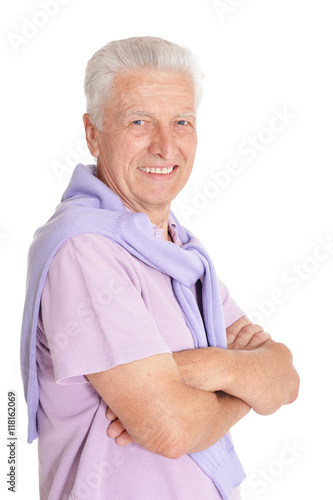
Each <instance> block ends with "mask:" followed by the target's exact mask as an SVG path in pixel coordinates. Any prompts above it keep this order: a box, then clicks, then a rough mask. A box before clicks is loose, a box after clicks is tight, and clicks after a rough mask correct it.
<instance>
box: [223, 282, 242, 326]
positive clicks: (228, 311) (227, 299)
mask: <svg viewBox="0 0 333 500" xmlns="http://www.w3.org/2000/svg"><path fill="white" fill-rule="evenodd" d="M219 285H220V293H221V299H222V305H223V313H224V321H225V327H226V328H228V326H230V325H232V324H233V323H234V322H235V321H237V320H238V319H239V318H241V317H242V316H245V312H244V311H243V310H242V309H241V308H240V307H239V306H238V305H237V304H236V302H235V301H234V299H233V298H232V297H231V296H230V294H229V291H228V289H227V287H226V286H225V284H224V283H223V282H222V281H221V280H219Z"/></svg>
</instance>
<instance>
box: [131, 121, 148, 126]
mask: <svg viewBox="0 0 333 500" xmlns="http://www.w3.org/2000/svg"><path fill="white" fill-rule="evenodd" d="M132 123H133V125H143V124H144V123H145V122H144V120H134V121H133V122H132Z"/></svg>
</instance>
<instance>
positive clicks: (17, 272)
mask: <svg viewBox="0 0 333 500" xmlns="http://www.w3.org/2000/svg"><path fill="white" fill-rule="evenodd" d="M42 3H43V1H42V0H40V1H32V0H29V1H27V0H20V1H16V2H7V3H6V6H5V8H4V9H5V12H3V15H2V20H1V35H2V37H1V53H2V56H3V65H2V77H1V87H2V93H1V95H2V104H1V139H2V148H1V156H2V166H1V179H2V182H1V204H2V205H1V206H2V209H1V214H0V258H1V323H2V328H1V335H2V338H3V342H2V349H1V359H0V363H1V364H0V366H1V393H0V399H1V403H0V404H1V412H0V415H1V419H0V430H1V433H0V437H1V439H0V466H1V467H0V495H1V498H16V499H26V498H28V497H29V498H33V499H37V498H38V478H37V473H38V465H37V447H36V443H34V444H33V445H28V444H27V443H26V428H27V419H26V408H25V402H24V396H23V391H22V385H21V378H20V371H19V336H20V325H21V315H22V307H23V300H24V287H25V273H26V255H27V250H28V247H29V244H30V242H31V238H32V234H33V232H34V230H35V229H36V228H37V227H38V226H39V225H41V224H42V223H44V222H45V221H46V219H47V218H49V216H50V215H51V214H52V212H53V210H54V208H55V206H56V205H57V203H58V202H59V200H60V196H61V194H62V192H63V191H64V189H65V187H66V184H67V182H68V180H69V173H70V171H71V169H72V167H73V166H74V164H75V163H78V162H79V161H82V162H86V163H87V162H89V161H90V158H89V156H88V155H87V154H86V152H85V150H84V148H83V142H82V141H83V139H84V134H83V125H82V118H81V117H82V114H83V113H84V111H85V101H84V95H83V90H82V84H83V78H84V70H85V65H86V62H87V60H88V59H89V58H90V57H91V55H92V54H93V53H94V52H95V51H96V50H97V49H99V48H100V47H101V46H102V45H103V44H105V43H106V42H108V41H111V40H113V39H119V38H126V37H129V36H138V35H155V36H161V37H163V38H167V39H170V40H172V41H174V42H177V43H180V44H184V45H186V46H188V47H190V48H191V49H192V50H193V51H194V53H196V54H197V55H198V57H199V60H200V63H201V65H202V67H203V69H204V72H205V74H206V79H205V86H204V92H205V96H204V99H203V101H202V105H201V108H200V112H199V149H198V155H197V160H196V165H195V170H194V172H193V175H192V178H191V180H190V182H189V184H188V186H186V188H185V189H184V191H183V192H182V193H181V194H180V195H179V198H178V199H177V202H175V203H174V206H173V208H174V211H175V213H176V214H177V213H178V215H179V217H180V218H181V220H182V221H183V222H184V224H186V225H187V226H188V227H189V228H190V229H191V230H192V232H194V233H195V234H196V235H197V236H198V237H200V238H201V239H202V240H203V241H204V242H205V244H206V246H207V248H208V249H209V251H210V253H211V254H212V256H213V258H214V261H215V263H216V267H217V269H218V273H219V275H220V277H221V279H222V280H223V281H225V283H226V284H227V286H228V287H229V290H230V292H231V294H232V295H233V297H234V298H235V299H236V301H237V302H238V303H239V305H241V307H242V308H243V309H245V311H246V312H248V313H249V314H254V315H255V314H256V315H257V318H258V319H260V316H259V315H261V319H262V320H263V324H264V326H265V329H266V330H267V331H269V332H270V333H271V334H272V336H273V337H274V338H275V339H277V340H281V341H283V342H285V343H286V344H287V345H288V346H289V347H290V348H291V349H292V351H293V353H294V360H295V365H296V367H297V368H298V370H299V373H300V375H301V381H302V382H301V390H300V395H299V398H298V400H297V402H296V403H294V404H293V405H290V406H286V407H283V408H282V409H281V410H280V411H279V412H277V413H276V414H274V415H272V416H269V417H260V416H258V415H256V414H254V413H251V414H250V415H249V416H248V417H247V418H245V419H244V420H243V421H242V422H241V423H239V424H238V425H237V426H236V427H235V429H234V432H233V435H234V439H235V441H236V446H237V449H238V453H239V455H240V457H241V458H242V461H243V465H244V467H245V469H246V471H247V473H248V476H249V477H248V479H247V481H246V482H245V484H244V487H243V498H244V500H257V499H258V500H259V499H265V500H277V499H282V498H283V499H284V500H292V499H296V498H297V499H301V498H302V499H310V498H313V499H319V498H320V499H321V498H323V499H325V500H326V499H329V498H332V487H331V475H332V474H331V470H332V465H333V464H332V459H331V450H332V444H333V443H332V431H331V412H330V410H329V408H331V406H330V407H329V400H330V396H331V394H332V388H331V384H329V381H332V372H331V365H332V363H331V349H332V341H331V335H332V314H331V310H332V271H333V250H332V249H330V248H329V249H328V250H325V249H324V247H323V246H322V241H327V240H329V241H332V238H333V228H332V181H333V179H332V174H331V171H332V146H331V140H332V116H333V104H332V88H333V81H332V80H333V78H332V48H333V47H332V42H333V35H332V14H333V12H332V6H331V2H330V1H329V0H326V1H325V0H317V2H313V1H308V0H294V1H291V0H279V1H272V0H271V1H268V0H243V1H241V0H240V1H239V0H238V1H237V0H234V1H231V0H229V1H227V0H226V1H225V2H222V1H221V2H220V9H218V8H217V7H216V6H214V3H213V1H211V0H168V1H167V2H157V1H156V0H155V1H152V0H141V1H136V0H127V1H126V0H125V1H123V2H115V1H114V2H107V1H105V0H94V1H88V0H80V1H79V0H69V1H65V0H62V2H61V4H62V5H60V2H59V3H57V2H55V3H56V4H57V5H58V7H59V8H58V9H57V11H55V9H54V12H53V14H52V16H51V15H46V14H45V9H44V10H43V8H42V7H41V5H42ZM45 3H46V0H45ZM50 3H53V4H54V2H50ZM222 4H224V6H228V5H229V9H228V11H226V12H225V13H224V15H223V11H222V9H221V6H222ZM225 10H226V9H225ZM41 12H44V14H42V15H41V14H40V13H41ZM27 20H28V21H29V22H33V23H34V24H35V25H38V27H35V28H34V29H32V28H31V25H29V26H30V28H28V21H27ZM29 33H30V34H29ZM23 35H24V36H25V38H19V37H23ZM27 35H28V36H29V38H27ZM274 109H275V110H278V111H280V112H284V113H287V114H289V116H292V118H289V123H288V124H285V127H284V128H283V127H282V125H281V123H282V122H280V125H281V129H282V128H283V130H281V131H280V132H274V134H272V133H271V134H270V133H269V131H268V132H267V130H264V129H266V128H267V126H269V124H270V123H271V119H272V117H273V116H274ZM258 134H259V135H258ZM256 136H258V137H259V140H260V141H261V139H263V140H264V141H265V140H266V144H264V147H263V142H260V147H261V150H260V151H259V150H255V153H254V154H253V155H252V156H254V158H253V159H251V161H248V160H249V157H250V155H249V154H247V155H245V154H244V150H243V154H242V153H241V151H240V150H239V147H240V145H241V144H242V143H244V141H248V140H249V137H256ZM260 138H261V139H260ZM250 140H251V139H250ZM231 160H236V161H238V164H239V169H238V173H237V175H234V176H233V177H232V178H231V179H230V182H229V184H228V185H226V186H225V187H224V188H219V191H217V188H216V186H215V188H214V187H212V186H208V185H209V183H210V182H211V178H210V176H209V173H210V172H213V171H214V172H220V171H221V170H225V168H226V165H227V164H228V162H230V161H231ZM57 165H58V167H59V165H62V166H63V168H66V171H67V173H66V172H65V173H62V174H61V175H60V174H59V168H58V170H57ZM214 189H215V191H214ZM199 192H200V193H201V196H204V197H205V196H206V194H207V193H208V194H209V195H210V196H211V199H208V198H207V196H206V201H205V200H204V198H201V204H200V202H199V201H198V199H199V194H198V193H199ZM205 193H206V194H205ZM212 193H213V194H215V198H214V199H212ZM195 195H197V198H196V199H195ZM193 204H196V207H197V208H196V214H195V215H193V214H192V215H191V216H190V217H186V214H185V212H184V206H185V207H187V210H188V207H191V206H192V209H193V207H194V205H193ZM199 205H200V209H199V208H198V207H199ZM177 210H178V211H177ZM184 214H185V215H184ZM318 238H321V239H318ZM330 238H331V240H330ZM318 245H320V246H321V247H322V248H321V249H319V247H318ZM318 251H319V253H317V252H318ZM314 256H315V257H314ZM319 256H320V261H318V258H319ZM293 266H298V267H297V268H296V267H293ZM295 272H297V273H301V274H300V275H299V276H300V277H299V278H298V280H297V278H295V274H294V273H295ZM292 278H293V280H292ZM288 280H289V281H288ZM274 290H275V292H274ZM276 290H278V292H277V291H276ZM272 293H273V296H274V297H278V300H276V302H279V303H276V304H273V302H272V301H271V298H270V297H271V294H272ZM268 300H269V301H270V302H268ZM258 313H259V314H258ZM8 390H15V391H16V393H17V404H18V423H17V436H18V442H17V453H18V455H17V458H18V466H17V472H18V482H17V492H16V494H15V495H14V494H13V493H9V492H7V489H6V473H7V472H8V467H9V466H8V464H7V448H6V444H7V441H6V437H7V426H6V420H7V415H6V407H7V406H6V402H7V392H8ZM290 448H292V449H293V451H292V452H291V451H290ZM288 450H289V451H288Z"/></svg>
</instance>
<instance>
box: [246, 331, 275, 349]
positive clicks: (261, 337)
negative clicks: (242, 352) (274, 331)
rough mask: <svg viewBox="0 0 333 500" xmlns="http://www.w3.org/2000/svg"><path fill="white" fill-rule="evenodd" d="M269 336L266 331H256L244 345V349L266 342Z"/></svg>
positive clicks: (254, 347)
mask: <svg viewBox="0 0 333 500" xmlns="http://www.w3.org/2000/svg"><path fill="white" fill-rule="evenodd" d="M271 338H272V337H271V336H270V334H269V333H267V332H258V333H255V334H254V335H253V337H252V338H251V339H250V341H249V343H248V344H247V346H246V349H257V348H258V347H260V346H262V345H263V344H265V343H266V342H267V340H271Z"/></svg>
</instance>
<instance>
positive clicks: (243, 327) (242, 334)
mask: <svg viewBox="0 0 333 500" xmlns="http://www.w3.org/2000/svg"><path fill="white" fill-rule="evenodd" d="M266 342H270V343H272V342H273V340H272V338H271V336H270V335H269V333H267V332H264V330H263V328H262V327H261V326H260V325H255V324H253V323H251V322H250V320H249V319H247V318H246V317H245V316H243V317H242V318H239V319H238V320H237V321H235V323H233V324H232V325H231V326H229V327H228V328H227V344H228V349H231V350H234V351H239V350H242V349H243V350H248V351H249V350H252V349H258V348H259V347H261V346H262V345H263V344H265V343H266Z"/></svg>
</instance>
